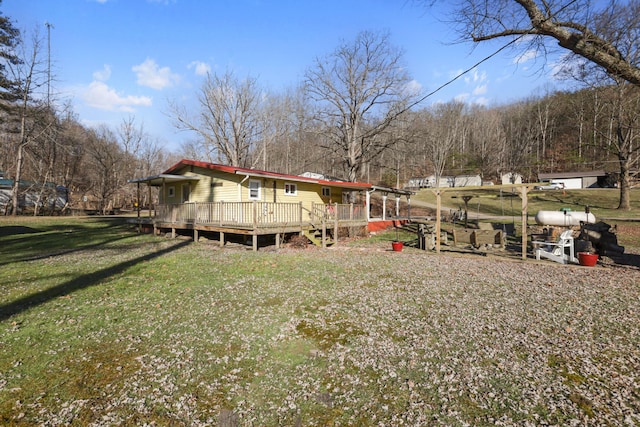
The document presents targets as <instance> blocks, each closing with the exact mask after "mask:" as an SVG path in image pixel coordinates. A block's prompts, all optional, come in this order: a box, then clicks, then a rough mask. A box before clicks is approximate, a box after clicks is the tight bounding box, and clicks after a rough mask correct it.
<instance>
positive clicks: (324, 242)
mask: <svg viewBox="0 0 640 427" xmlns="http://www.w3.org/2000/svg"><path fill="white" fill-rule="evenodd" d="M322 249H327V221H326V220H325V219H324V218H322Z"/></svg>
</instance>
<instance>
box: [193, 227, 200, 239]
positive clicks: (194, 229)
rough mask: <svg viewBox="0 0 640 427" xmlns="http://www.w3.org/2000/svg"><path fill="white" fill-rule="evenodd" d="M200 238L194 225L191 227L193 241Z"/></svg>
mask: <svg viewBox="0 0 640 427" xmlns="http://www.w3.org/2000/svg"><path fill="white" fill-rule="evenodd" d="M199 238H200V236H198V229H197V228H196V227H195V226H194V227H193V241H194V242H195V243H198V239H199Z"/></svg>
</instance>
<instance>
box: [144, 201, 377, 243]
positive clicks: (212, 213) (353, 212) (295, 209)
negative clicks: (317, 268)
mask: <svg viewBox="0 0 640 427" xmlns="http://www.w3.org/2000/svg"><path fill="white" fill-rule="evenodd" d="M137 221H138V223H140V224H142V223H150V224H153V228H154V231H155V232H156V233H157V232H158V231H160V230H163V229H165V230H171V233H172V235H173V236H175V234H176V232H177V230H190V231H193V234H194V240H195V241H197V240H198V232H200V231H209V232H217V233H220V244H221V245H224V239H225V233H229V234H237V235H245V236H248V235H250V236H253V249H254V250H257V248H258V236H261V235H274V236H275V238H276V246H279V244H280V239H281V237H282V236H283V235H284V234H291V233H300V234H303V233H304V234H307V233H309V232H310V231H319V232H321V235H322V236H323V237H322V238H321V240H320V244H321V245H322V246H325V245H326V243H327V236H329V235H331V236H333V239H334V241H335V240H337V235H338V229H339V228H341V227H359V226H366V225H367V215H366V210H365V209H364V207H362V206H355V205H354V204H338V203H335V204H322V203H314V204H313V206H312V207H311V209H308V208H305V207H304V206H303V205H302V203H271V202H259V201H252V202H214V203H197V202H193V203H183V204H171V205H159V206H158V207H157V209H156V212H155V215H154V216H153V217H152V218H150V219H144V218H138V219H137ZM309 237H310V236H309ZM310 239H311V240H312V241H314V239H313V238H311V237H310ZM314 243H316V244H318V242H314Z"/></svg>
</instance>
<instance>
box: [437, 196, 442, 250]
mask: <svg viewBox="0 0 640 427" xmlns="http://www.w3.org/2000/svg"><path fill="white" fill-rule="evenodd" d="M435 193H436V253H438V254H439V253H440V233H441V231H440V215H441V211H442V199H441V193H440V190H436V191H435Z"/></svg>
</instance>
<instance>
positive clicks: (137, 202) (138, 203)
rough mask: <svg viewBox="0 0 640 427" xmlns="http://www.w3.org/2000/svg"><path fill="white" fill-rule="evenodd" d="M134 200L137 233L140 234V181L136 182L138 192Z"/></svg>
mask: <svg viewBox="0 0 640 427" xmlns="http://www.w3.org/2000/svg"><path fill="white" fill-rule="evenodd" d="M136 197H137V198H138V200H136V211H137V212H138V233H141V232H142V222H141V221H140V181H138V191H137V196H136Z"/></svg>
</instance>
